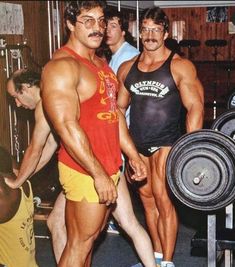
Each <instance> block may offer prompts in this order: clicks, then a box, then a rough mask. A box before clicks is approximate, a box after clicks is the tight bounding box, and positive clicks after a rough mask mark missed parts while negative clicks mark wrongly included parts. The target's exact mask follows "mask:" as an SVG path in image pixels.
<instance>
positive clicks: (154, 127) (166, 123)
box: [124, 52, 182, 149]
mask: <svg viewBox="0 0 235 267" xmlns="http://www.w3.org/2000/svg"><path fill="white" fill-rule="evenodd" d="M173 56H174V53H173V52H172V53H171V54H170V56H169V57H168V59H167V60H166V61H165V62H164V63H163V64H162V65H161V67H160V68H158V69H156V70H154V71H150V72H142V71H140V70H139V69H138V61H139V57H140V56H139V57H138V58H137V59H136V61H135V62H134V64H133V65H132V67H131V69H130V71H129V73H128V75H127V77H126V80H125V83H124V85H125V87H126V88H127V89H128V91H129V93H130V94H131V102H130V134H131V136H132V138H133V141H134V143H135V145H136V146H137V148H140V149H141V148H144V147H146V148H147V147H154V146H171V145H172V144H173V143H174V142H175V141H176V140H177V139H178V138H179V137H180V135H181V130H180V114H181V109H182V102H181V98H180V95H179V90H178V89H177V87H176V84H175V82H174V79H173V77H172V74H171V70H170V64H171V60H172V58H173Z"/></svg>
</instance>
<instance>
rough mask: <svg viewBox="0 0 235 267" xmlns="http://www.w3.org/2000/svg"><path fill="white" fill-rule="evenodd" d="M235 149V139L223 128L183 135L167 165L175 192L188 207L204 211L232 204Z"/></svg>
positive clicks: (234, 188) (169, 182)
mask: <svg viewBox="0 0 235 267" xmlns="http://www.w3.org/2000/svg"><path fill="white" fill-rule="evenodd" d="M232 151H233V152H232ZM234 152H235V143H234V142H233V141H232V140H231V138H230V137H228V136H226V135H225V134H223V133H221V132H216V131H213V130H200V131H195V132H193V133H190V134H186V135H184V136H182V137H181V138H180V139H179V140H178V141H177V142H176V143H175V144H174V145H173V147H172V149H171V151H170V153H169V156H168V159H167V165H166V173H167V181H168V184H169V186H170V188H171V190H172V192H173V194H174V195H175V196H176V197H177V198H178V199H179V200H180V201H181V202H183V203H184V204H185V205H187V206H188V207H191V208H194V209H197V210H202V211H211V210H218V209H221V208H223V207H226V206H227V205H229V204H230V203H231V202H232V201H233V200H234V198H235V187H234V185H235V154H234Z"/></svg>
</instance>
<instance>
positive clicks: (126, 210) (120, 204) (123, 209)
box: [112, 173, 134, 223]
mask: <svg viewBox="0 0 235 267" xmlns="http://www.w3.org/2000/svg"><path fill="white" fill-rule="evenodd" d="M117 191H118V198H117V204H116V207H115V209H114V210H113V212H112V214H113V216H114V218H115V219H116V220H117V221H118V223H121V221H122V220H128V217H129V216H130V215H134V212H133V207H132V203H131V198H130V193H129V190H128V187H127V183H126V178H125V176H124V174H123V173H122V174H121V176H120V180H119V183H118V188H117Z"/></svg>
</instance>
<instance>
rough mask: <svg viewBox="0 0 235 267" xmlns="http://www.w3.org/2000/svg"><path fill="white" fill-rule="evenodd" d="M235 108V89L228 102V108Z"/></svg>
mask: <svg viewBox="0 0 235 267" xmlns="http://www.w3.org/2000/svg"><path fill="white" fill-rule="evenodd" d="M233 108H235V91H233V92H232V93H231V94H230V96H229V98H228V103H227V109H233Z"/></svg>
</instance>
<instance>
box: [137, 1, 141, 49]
mask: <svg viewBox="0 0 235 267" xmlns="http://www.w3.org/2000/svg"><path fill="white" fill-rule="evenodd" d="M139 14H140V13H139V1H136V45H137V49H138V50H139V48H140V38H139Z"/></svg>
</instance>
